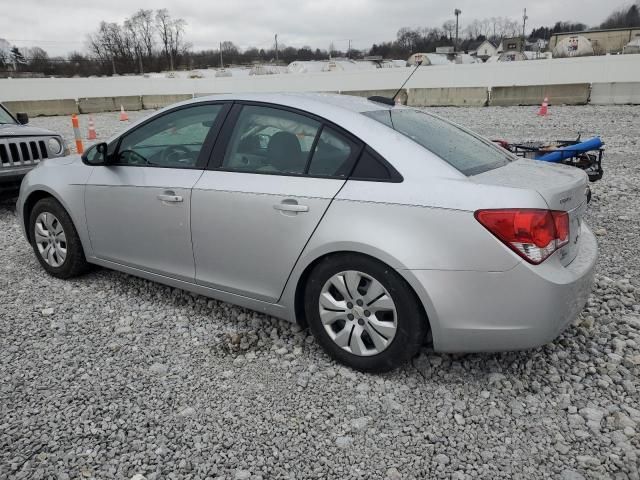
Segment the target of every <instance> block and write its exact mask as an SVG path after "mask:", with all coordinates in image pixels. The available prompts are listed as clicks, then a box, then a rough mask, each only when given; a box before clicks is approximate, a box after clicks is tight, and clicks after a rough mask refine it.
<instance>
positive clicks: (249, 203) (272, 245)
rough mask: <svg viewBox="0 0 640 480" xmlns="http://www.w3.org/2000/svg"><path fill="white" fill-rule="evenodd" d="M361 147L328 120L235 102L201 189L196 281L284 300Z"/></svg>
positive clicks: (196, 205)
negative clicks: (302, 255)
mask: <svg viewBox="0 0 640 480" xmlns="http://www.w3.org/2000/svg"><path fill="white" fill-rule="evenodd" d="M359 151H360V145H359V144H358V142H357V141H355V140H354V139H352V138H349V137H348V136H345V135H343V134H340V133H339V132H337V131H336V130H334V129H332V128H331V127H329V126H327V125H325V124H324V123H323V121H322V120H321V119H318V118H315V117H312V116H308V115H305V114H303V113H301V112H297V111H291V110H289V109H284V108H282V107H277V106H273V105H264V104H244V105H236V106H234V110H233V111H232V112H231V114H230V115H229V119H228V121H227V124H226V125H225V127H224V129H223V131H222V133H221V135H220V141H219V142H218V144H217V145H216V148H215V150H214V153H213V156H212V160H211V162H210V169H208V170H206V171H205V172H204V173H203V175H202V177H201V178H200V179H199V180H198V182H197V183H196V185H195V186H194V189H193V196H192V207H191V208H192V216H191V218H192V234H193V252H194V258H195V262H196V282H197V283H199V284H202V285H204V286H207V287H212V288H216V289H219V290H223V291H227V292H231V293H235V294H239V295H244V296H248V297H251V298H255V299H259V300H263V301H268V302H275V301H277V300H278V298H279V297H280V295H281V292H282V290H283V288H284V285H285V283H286V281H287V279H288V277H289V274H290V272H291V270H292V269H293V266H294V265H295V263H296V261H297V259H298V257H299V255H300V253H301V252H302V249H303V248H304V246H305V245H306V243H307V241H308V240H309V238H310V237H311V234H312V233H313V231H314V230H315V228H316V226H317V225H318V223H319V222H320V220H321V218H322V216H323V215H324V213H325V211H326V209H327V207H328V206H329V204H330V203H331V201H332V199H333V198H334V197H335V195H336V194H337V193H338V191H339V190H340V188H341V187H342V186H343V185H344V182H345V179H346V177H347V176H348V174H349V172H350V169H351V166H352V165H353V162H354V160H355V158H357V155H358V154H359Z"/></svg>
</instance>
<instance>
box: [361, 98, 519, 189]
mask: <svg viewBox="0 0 640 480" xmlns="http://www.w3.org/2000/svg"><path fill="white" fill-rule="evenodd" d="M363 115H366V116H367V117H371V118H373V119H374V120H377V121H379V122H380V123H383V124H384V125H386V126H388V127H389V128H393V129H394V130H396V131H397V132H399V133H402V134H403V135H405V136H407V137H409V138H410V139H411V140H413V141H414V142H416V143H418V144H420V145H422V146H423V147H424V148H426V149H427V150H429V151H431V152H433V153H435V154H436V155H438V156H439V157H440V158H442V159H443V160H444V161H445V162H447V163H448V164H449V165H451V166H453V167H455V168H456V169H458V170H460V171H461V172H462V173H463V174H465V175H467V176H469V175H477V174H479V173H482V172H486V171H488V170H492V169H494V168H498V167H502V166H504V165H506V164H507V163H509V162H511V161H512V160H513V159H514V158H513V157H512V156H511V155H510V154H509V152H507V151H506V150H504V149H502V148H500V147H498V146H496V145H494V144H493V143H492V142H490V141H488V140H485V139H483V138H481V137H479V136H477V135H475V134H473V133H471V132H469V131H467V130H465V129H463V128H461V127H459V126H457V125H455V124H453V123H450V122H448V121H446V120H444V119H442V118H439V117H437V116H435V115H432V114H430V113H427V112H422V111H419V110H409V109H402V110H392V109H390V110H376V111H373V112H364V113H363Z"/></svg>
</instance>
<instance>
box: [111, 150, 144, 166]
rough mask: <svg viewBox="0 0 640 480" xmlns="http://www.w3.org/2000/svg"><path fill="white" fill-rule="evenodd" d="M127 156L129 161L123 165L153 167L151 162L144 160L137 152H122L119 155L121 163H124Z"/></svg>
mask: <svg viewBox="0 0 640 480" xmlns="http://www.w3.org/2000/svg"><path fill="white" fill-rule="evenodd" d="M125 154H126V155H125ZM125 156H126V157H127V159H126V161H125V162H123V163H126V164H129V165H151V162H149V160H147V159H146V158H144V157H143V156H142V155H140V154H139V153H138V152H136V151H135V150H122V151H121V152H119V153H118V159H119V160H120V161H122V158H123V157H125Z"/></svg>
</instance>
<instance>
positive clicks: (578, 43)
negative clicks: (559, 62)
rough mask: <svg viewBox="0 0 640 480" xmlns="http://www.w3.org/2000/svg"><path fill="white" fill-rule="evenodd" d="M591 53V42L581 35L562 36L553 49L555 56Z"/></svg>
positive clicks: (580, 55) (581, 55)
mask: <svg viewBox="0 0 640 480" xmlns="http://www.w3.org/2000/svg"><path fill="white" fill-rule="evenodd" d="M593 54H594V51H593V44H592V43H591V42H590V41H589V40H588V39H587V38H586V37H583V36H582V35H572V36H570V37H566V38H563V39H562V40H560V41H559V42H558V44H557V45H556V46H555V48H554V49H553V56H554V57H556V58H566V57H588V56H590V55H593Z"/></svg>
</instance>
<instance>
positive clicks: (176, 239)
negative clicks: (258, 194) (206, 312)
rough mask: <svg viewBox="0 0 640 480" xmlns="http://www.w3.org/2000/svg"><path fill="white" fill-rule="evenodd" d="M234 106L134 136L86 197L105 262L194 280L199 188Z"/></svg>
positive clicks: (178, 113) (200, 111) (94, 178)
mask: <svg viewBox="0 0 640 480" xmlns="http://www.w3.org/2000/svg"><path fill="white" fill-rule="evenodd" d="M230 107H231V105H230V104H223V103H217V104H216V103H210V104H197V105H189V106H184V107H180V108H178V109H176V110H172V111H169V112H167V113H165V114H163V115H161V116H158V117H154V118H152V119H151V120H150V121H149V122H146V123H144V124H142V125H141V126H139V127H137V128H136V129H134V130H132V131H130V132H127V133H126V134H125V135H123V136H122V138H121V139H120V140H119V141H118V145H117V147H115V149H114V150H115V151H114V153H113V155H114V162H113V163H112V164H109V165H107V166H100V167H95V168H94V170H93V172H92V173H91V176H90V178H89V181H88V182H87V185H86V190H85V207H86V216H87V224H88V227H89V236H90V240H91V246H92V248H93V251H94V254H95V255H96V256H97V257H98V258H100V259H103V260H108V261H111V262H115V263H118V264H122V265H127V266H130V267H135V268H139V269H142V270H146V271H150V272H154V273H159V274H162V275H167V276H170V277H173V278H177V279H181V280H187V281H194V279H195V266H194V261H193V249H192V245H191V189H192V187H193V186H194V185H195V183H196V181H197V180H198V178H200V176H201V175H202V172H203V170H204V166H205V165H206V163H207V160H208V158H209V155H210V151H211V148H212V145H213V143H214V140H215V137H216V135H217V132H218V131H219V129H220V126H221V124H222V122H223V119H224V116H225V115H226V113H227V111H228V109H229V108H230Z"/></svg>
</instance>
